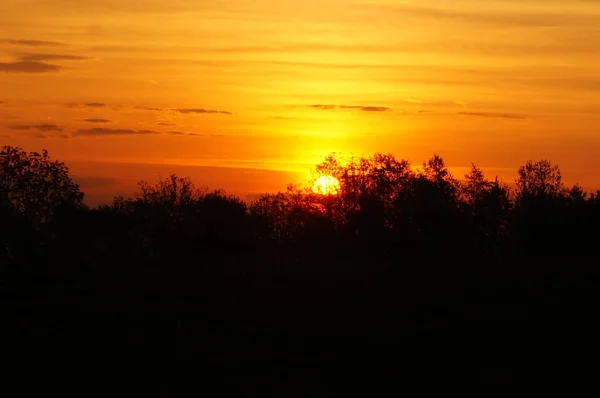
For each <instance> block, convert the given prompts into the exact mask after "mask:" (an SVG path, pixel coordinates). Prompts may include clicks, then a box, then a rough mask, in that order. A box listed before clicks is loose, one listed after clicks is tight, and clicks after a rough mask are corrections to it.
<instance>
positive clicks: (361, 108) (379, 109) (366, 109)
mask: <svg viewBox="0 0 600 398" xmlns="http://www.w3.org/2000/svg"><path fill="white" fill-rule="evenodd" d="M310 107H311V108H317V109H323V110H331V109H355V110H359V111H362V112H386V111H391V110H392V109H391V108H388V107H386V106H370V105H369V106H362V105H310Z"/></svg>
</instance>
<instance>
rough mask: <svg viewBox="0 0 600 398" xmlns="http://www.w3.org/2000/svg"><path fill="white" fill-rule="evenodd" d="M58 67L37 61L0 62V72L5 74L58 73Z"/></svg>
mask: <svg viewBox="0 0 600 398" xmlns="http://www.w3.org/2000/svg"><path fill="white" fill-rule="evenodd" d="M61 69H62V66H60V65H54V64H48V63H45V62H37V61H17V62H0V72H6V73H47V72H59V71H60V70H61Z"/></svg>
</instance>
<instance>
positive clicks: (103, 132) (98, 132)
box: [74, 128, 160, 137]
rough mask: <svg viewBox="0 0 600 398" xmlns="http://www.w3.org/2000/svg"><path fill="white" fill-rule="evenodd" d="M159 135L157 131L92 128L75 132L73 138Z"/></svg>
mask: <svg viewBox="0 0 600 398" xmlns="http://www.w3.org/2000/svg"><path fill="white" fill-rule="evenodd" d="M157 134H160V133H159V132H157V131H152V130H129V129H105V128H93V129H80V130H77V131H76V132H75V134H74V135H75V136H78V137H86V136H89V137H91V136H112V135H157Z"/></svg>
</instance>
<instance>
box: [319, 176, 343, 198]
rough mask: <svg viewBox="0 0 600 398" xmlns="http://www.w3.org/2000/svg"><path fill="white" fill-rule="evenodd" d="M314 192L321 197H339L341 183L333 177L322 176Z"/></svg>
mask: <svg viewBox="0 0 600 398" xmlns="http://www.w3.org/2000/svg"><path fill="white" fill-rule="evenodd" d="M312 190H313V192H314V193H316V194H319V195H337V194H338V193H339V192H340V182H339V181H338V179H337V178H335V177H333V176H321V177H319V178H318V179H317V180H316V181H315V183H314V184H313V187H312Z"/></svg>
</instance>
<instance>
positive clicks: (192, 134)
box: [165, 131, 204, 137]
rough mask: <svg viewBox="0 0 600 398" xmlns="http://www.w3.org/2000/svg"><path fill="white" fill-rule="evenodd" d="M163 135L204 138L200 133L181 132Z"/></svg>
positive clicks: (170, 132) (168, 132) (169, 132)
mask: <svg viewBox="0 0 600 398" xmlns="http://www.w3.org/2000/svg"><path fill="white" fill-rule="evenodd" d="M165 134H169V135H187V136H192V137H201V136H204V134H202V133H184V132H183V131H167V132H166V133H165Z"/></svg>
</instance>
